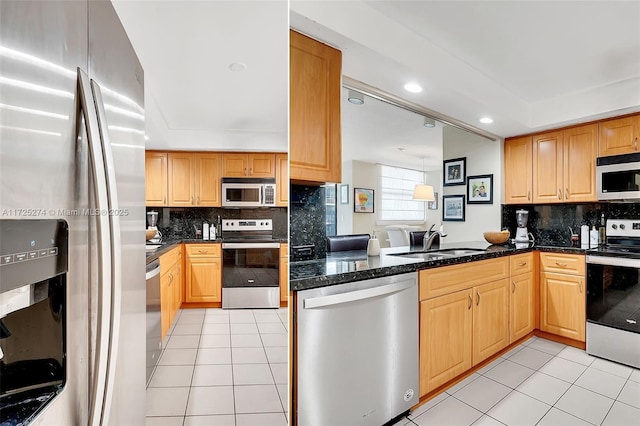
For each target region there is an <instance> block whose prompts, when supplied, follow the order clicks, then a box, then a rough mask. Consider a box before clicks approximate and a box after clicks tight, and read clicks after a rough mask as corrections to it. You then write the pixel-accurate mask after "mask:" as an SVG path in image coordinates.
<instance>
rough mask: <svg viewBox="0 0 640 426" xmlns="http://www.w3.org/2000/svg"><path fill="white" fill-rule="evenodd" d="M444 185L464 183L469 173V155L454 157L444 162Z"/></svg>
mask: <svg viewBox="0 0 640 426" xmlns="http://www.w3.org/2000/svg"><path fill="white" fill-rule="evenodd" d="M442 168H443V170H442V176H443V180H444V181H443V185H444V186H455V185H464V184H465V181H466V174H467V157H462V158H453V159H451V160H444V161H443V162H442Z"/></svg>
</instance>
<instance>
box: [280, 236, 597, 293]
mask: <svg viewBox="0 0 640 426" xmlns="http://www.w3.org/2000/svg"><path fill="white" fill-rule="evenodd" d="M452 248H472V249H480V250H484V252H482V253H478V254H471V255H461V256H455V257H447V258H442V259H437V260H428V261H425V260H424V259H422V258H419V259H416V258H410V257H402V256H394V255H393V254H394V253H405V252H409V251H421V249H420V248H414V249H413V250H411V248H410V247H390V248H384V249H382V250H381V251H380V256H371V257H369V256H367V252H366V251H365V250H358V251H346V252H335V253H330V254H328V255H327V257H326V258H325V259H317V260H308V261H300V262H291V263H290V264H289V277H290V280H289V286H290V289H291V290H293V291H300V290H307V289H311V288H318V287H325V286H330V285H336V284H344V283H348V282H353V281H361V280H366V279H371V278H379V277H386V276H391V275H398V274H404V273H409V272H415V271H417V270H420V269H429V268H437V267H439V266H446V265H455V264H459V263H466V262H475V261H478V260H484V259H493V258H497V257H502V256H508V255H512V254H517V253H526V252H529V251H533V250H539V251H547V252H555V253H571V254H585V253H586V250H584V249H580V248H576V247H571V246H562V245H557V246H550V245H543V246H537V245H530V244H524V245H518V247H516V245H514V244H505V245H490V244H488V243H486V242H480V241H471V242H461V243H449V244H442V245H441V247H440V249H452ZM432 251H433V250H432Z"/></svg>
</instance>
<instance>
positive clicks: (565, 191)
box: [564, 188, 569, 200]
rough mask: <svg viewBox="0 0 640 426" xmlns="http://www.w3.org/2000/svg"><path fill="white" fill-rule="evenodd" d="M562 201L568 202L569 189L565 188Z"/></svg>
mask: <svg viewBox="0 0 640 426" xmlns="http://www.w3.org/2000/svg"><path fill="white" fill-rule="evenodd" d="M564 199H565V200H568V199H569V188H565V189H564Z"/></svg>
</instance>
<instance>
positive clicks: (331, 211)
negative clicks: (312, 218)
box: [324, 183, 337, 237]
mask: <svg viewBox="0 0 640 426" xmlns="http://www.w3.org/2000/svg"><path fill="white" fill-rule="evenodd" d="M324 188H325V200H324V201H325V208H326V216H325V219H326V221H325V226H326V232H327V237H330V236H333V235H336V217H337V212H336V184H333V183H332V184H327V185H325V186H324Z"/></svg>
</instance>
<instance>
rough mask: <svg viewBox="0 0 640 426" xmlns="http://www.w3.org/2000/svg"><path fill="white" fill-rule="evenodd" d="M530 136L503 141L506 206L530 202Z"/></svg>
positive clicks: (531, 177)
mask: <svg viewBox="0 0 640 426" xmlns="http://www.w3.org/2000/svg"><path fill="white" fill-rule="evenodd" d="M531 141H532V139H531V136H526V137H523V138H515V139H507V140H505V141H504V201H505V203H506V204H530V203H531V202H532V199H531V197H532V195H533V194H532V188H531V186H532V184H531V183H532V179H533V176H532V157H531V156H532V142H531Z"/></svg>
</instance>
